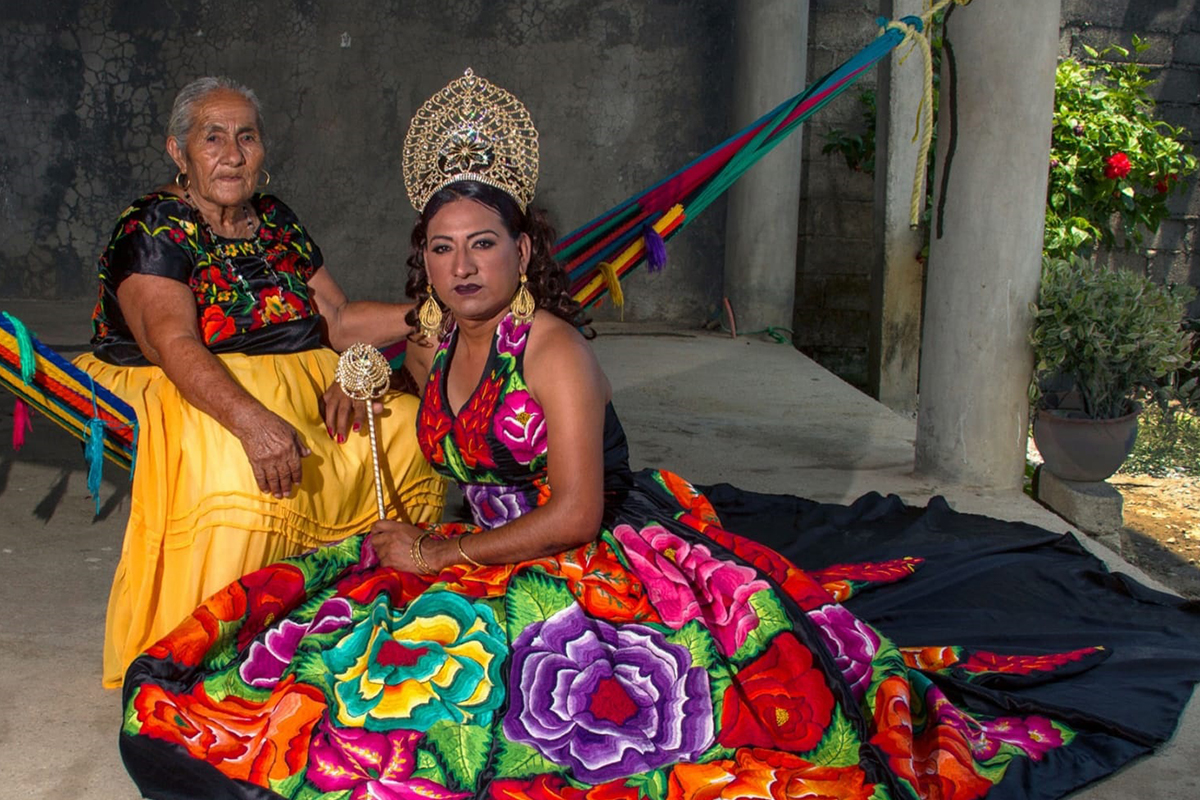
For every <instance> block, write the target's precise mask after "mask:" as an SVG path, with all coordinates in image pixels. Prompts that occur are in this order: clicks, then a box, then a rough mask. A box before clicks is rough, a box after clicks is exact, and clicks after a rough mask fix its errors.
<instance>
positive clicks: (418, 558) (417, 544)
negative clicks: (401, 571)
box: [409, 531, 433, 575]
mask: <svg viewBox="0 0 1200 800" xmlns="http://www.w3.org/2000/svg"><path fill="white" fill-rule="evenodd" d="M428 535H429V531H425V533H422V534H421V535H420V536H418V537H417V538H415V539H413V543H412V550H410V551H409V555H410V556H412V561H413V563H414V564H416V565H417V570H418V571H419V572H420V573H421V574H422V575H432V574H433V570H432V569H430V568H429V563H428V562H427V561H426V560H425V558H424V556H422V555H421V542H422V541H423V540H424V539H425V537H426V536H428Z"/></svg>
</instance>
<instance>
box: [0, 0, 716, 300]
mask: <svg viewBox="0 0 1200 800" xmlns="http://www.w3.org/2000/svg"><path fill="white" fill-rule="evenodd" d="M732 16H733V9H732V7H731V4H729V3H726V2H723V1H722V0H689V2H687V3H680V2H675V1H674V0H649V1H647V2H637V3H629V2H624V0H550V1H549V2H548V1H547V0H536V1H535V0H521V2H503V3H501V2H492V0H442V2H437V3H433V2H425V1H424V0H387V1H386V2H385V1H382V0H346V2H337V3H333V2H313V0H295V1H294V2H272V3H245V2H241V1H240V0H210V2H206V3H193V2H188V1H187V0H55V1H54V2H51V3H33V2H24V3H20V2H5V3H2V4H0V111H2V112H3V115H2V119H3V122H0V230H2V231H3V233H2V235H0V297H20V298H44V299H55V298H81V297H87V296H91V295H93V294H94V293H95V291H96V280H95V260H96V256H97V254H98V253H99V252H100V250H101V249H102V247H103V245H104V243H105V242H106V241H107V238H108V236H109V234H110V232H111V229H112V225H113V221H114V220H115V218H116V216H117V214H118V213H119V212H120V211H121V209H122V208H123V207H124V206H125V205H127V204H128V202H129V201H130V200H131V199H133V198H134V197H136V196H138V195H139V194H141V193H144V192H146V191H149V190H150V189H152V188H154V187H156V186H158V185H160V184H162V183H164V182H166V181H168V180H170V179H171V178H172V177H173V175H174V173H175V169H174V166H173V164H172V163H171V162H170V160H169V158H168V157H167V156H166V154H165V152H164V149H163V143H164V139H165V134H164V128H165V125H166V121H167V116H168V113H169V111H170V104H171V101H172V99H173V97H174V95H175V92H176V91H177V90H178V89H179V87H181V86H182V85H183V84H184V83H186V82H188V81H189V80H191V79H193V78H195V77H197V76H200V75H204V74H228V75H230V76H232V77H234V78H236V79H238V80H241V81H242V82H244V83H246V84H248V85H250V86H251V87H253V88H254V89H255V90H256V91H257V93H258V95H259V97H260V99H261V100H262V102H263V106H264V112H265V121H266V127H267V134H268V137H269V149H268V169H269V170H270V172H271V174H272V176H273V177H272V182H271V187H270V188H271V191H273V192H275V193H276V194H278V195H279V196H280V197H281V198H283V199H284V201H285V202H287V203H288V204H289V205H291V206H292V207H293V208H295V209H296V210H297V211H298V212H299V214H300V216H301V219H302V220H303V221H304V223H305V224H306V225H307V226H308V228H309V230H310V231H311V233H312V235H313V237H314V239H315V240H316V241H317V242H318V243H319V244H320V245H321V247H322V249H323V250H324V252H325V255H326V258H327V260H328V262H329V264H330V266H331V269H332V270H333V272H334V274H335V276H336V277H337V278H338V280H339V281H340V282H341V283H342V285H343V287H344V288H345V289H346V290H347V292H348V294H350V295H351V296H352V297H353V296H359V297H362V296H375V297H387V296H393V297H398V296H399V295H401V294H402V292H403V271H404V266H403V264H404V259H405V258H406V256H407V251H408V231H409V228H410V226H411V224H412V220H413V218H414V216H415V215H414V212H413V211H412V209H411V207H410V206H409V203H408V200H407V196H406V194H405V191H404V187H403V183H402V181H401V175H400V162H401V154H400V150H401V144H402V141H403V138H404V134H405V131H406V129H407V125H408V121H409V119H410V117H411V115H412V113H413V111H414V110H415V109H416V107H417V106H418V105H419V104H420V103H421V102H423V101H424V100H425V98H427V97H428V96H429V95H431V94H432V93H433V92H434V91H436V90H437V89H439V88H441V87H442V86H443V85H445V84H446V83H447V82H449V81H450V80H452V79H453V78H455V77H457V76H458V75H461V74H462V71H463V69H464V68H466V67H468V66H470V67H473V68H474V69H475V71H476V72H477V73H478V74H480V75H483V76H485V77H487V78H489V79H491V80H492V81H494V82H495V83H497V84H499V85H501V86H504V87H505V88H508V89H510V90H512V91H513V92H514V93H516V94H518V95H519V96H520V97H521V98H522V99H523V100H524V101H525V102H526V104H527V105H528V106H529V108H530V111H531V113H532V114H533V117H534V120H535V122H536V124H537V125H538V127H539V129H540V131H541V134H542V140H541V144H542V163H541V174H542V181H541V185H540V189H541V191H540V192H539V202H540V203H541V204H542V205H545V206H546V207H547V208H548V209H549V210H550V212H551V214H552V217H553V218H554V219H555V221H556V222H557V223H558V225H559V226H560V230H561V231H563V232H565V231H567V230H570V229H573V228H574V227H576V226H577V225H580V224H582V223H584V222H586V221H587V220H589V219H591V218H592V217H593V216H595V215H596V214H598V213H600V212H602V211H604V210H605V209H607V208H609V207H610V206H612V205H613V204H615V203H617V202H619V201H621V200H623V199H624V198H626V197H627V196H629V195H630V194H633V193H634V192H635V191H637V190H640V189H642V188H644V187H645V186H647V185H649V184H650V183H653V182H655V181H656V180H657V179H659V178H660V177H663V176H664V175H665V174H666V173H668V172H669V171H671V170H673V169H675V168H677V167H679V166H682V165H683V164H685V163H686V162H687V161H689V160H690V159H691V158H694V157H695V156H697V155H699V154H700V153H702V152H705V151H706V150H707V149H708V148H709V147H710V146H712V145H714V144H716V143H717V142H719V141H721V140H722V139H724V138H725V136H726V135H727V134H728V116H729V111H728V97H729V91H730V83H731V75H732V71H733V70H732V58H733V54H732V45H731V42H732V36H731V25H732ZM723 229H724V213H723V207H715V208H714V209H712V210H711V211H710V213H709V214H707V215H706V216H705V217H704V218H702V219H701V220H700V221H699V222H697V223H696V224H695V225H692V226H691V227H690V228H689V229H688V231H687V235H686V236H682V237H680V238H678V239H677V240H675V241H674V242H672V245H671V264H670V265H669V266H668V269H667V270H666V271H665V272H664V273H660V274H657V275H647V274H645V273H644V272H639V273H638V274H637V275H635V276H634V277H632V278H631V279H630V280H629V281H628V282H627V284H626V286H625V293H626V295H627V297H628V307H627V309H626V316H627V318H630V319H661V318H674V319H685V320H694V321H697V322H699V321H702V320H704V319H707V318H708V317H709V316H711V315H712V314H713V313H715V311H716V309H717V306H718V303H719V299H720V283H721V272H722V269H723V262H722V256H721V242H722V239H723ZM613 314H614V311H613V310H612V308H611V307H606V308H602V309H599V311H598V312H597V316H598V317H599V318H606V317H611V316H612V315H613Z"/></svg>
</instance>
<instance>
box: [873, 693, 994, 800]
mask: <svg viewBox="0 0 1200 800" xmlns="http://www.w3.org/2000/svg"><path fill="white" fill-rule="evenodd" d="M910 692H911V687H910V686H909V684H908V682H907V681H906V680H904V679H903V678H901V677H899V676H893V677H891V678H887V679H885V680H884V681H883V682H882V683H881V684H880V685H879V690H878V693H877V694H876V696H875V700H876V707H875V728H876V731H875V735H874V736H872V737H871V744H873V745H875V746H877V747H878V748H879V749H880V750H881V751H883V753H884V755H886V756H887V758H888V766H889V767H891V769H892V771H893V772H894V773H896V775H898V776H899V777H900V778H903V779H904V780H905V781H907V782H908V783H909V784H910V785H911V786H912V787H913V789H914V790H915V791H916V794H917V796H918V797H936V798H939V800H976V799H977V798H980V797H983V796H984V795H986V794H987V793H988V791H989V790H990V789H991V788H992V783H991V781H989V780H988V779H987V778H984V777H982V776H981V775H979V773H978V772H977V770H976V767H975V762H974V759H973V758H972V757H971V747H970V745H969V744H968V743H967V741H966V739H965V738H963V735H962V733H961V732H960V731H959V730H958V729H957V728H955V727H954V726H953V725H950V724H949V723H945V722H942V723H934V724H932V725H930V726H929V727H928V728H926V729H925V730H924V731H922V732H921V733H920V734H918V735H916V736H914V735H913V726H912V712H911V710H910V699H911V698H910Z"/></svg>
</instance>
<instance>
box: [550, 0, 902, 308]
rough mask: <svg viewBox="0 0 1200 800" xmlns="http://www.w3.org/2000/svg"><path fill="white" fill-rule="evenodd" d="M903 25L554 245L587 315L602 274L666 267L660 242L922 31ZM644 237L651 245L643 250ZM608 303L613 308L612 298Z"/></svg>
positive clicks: (601, 287)
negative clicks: (645, 263)
mask: <svg viewBox="0 0 1200 800" xmlns="http://www.w3.org/2000/svg"><path fill="white" fill-rule="evenodd" d="M883 22H884V21H883V20H880V23H881V24H882V23H883ZM903 22H904V23H905V26H899V27H898V26H887V27H885V28H884V29H883V30H882V32H881V33H880V35H879V36H878V37H877V38H876V39H875V40H874V41H873V42H871V44H869V45H867V46H866V47H865V48H863V49H862V50H861V51H859V52H858V53H857V54H856V55H854V56H853V57H852V58H851V59H850V60H848V61H846V62H845V63H844V64H842V65H841V66H840V67H838V68H837V69H835V70H833V71H832V72H830V73H829V74H827V75H826V76H825V77H823V78H821V79H820V80H818V81H816V82H815V83H813V84H812V85H811V86H809V87H808V88H807V89H805V90H804V91H803V92H801V93H800V94H798V95H796V96H795V97H793V98H791V99H790V100H787V101H785V102H783V103H780V104H779V105H778V106H776V107H775V108H774V109H772V110H771V111H770V112H768V113H766V114H764V115H763V116H762V117H759V118H758V119H757V120H755V121H754V122H753V123H751V124H750V125H749V126H747V127H746V128H745V129H743V130H742V131H740V132H738V133H736V134H734V135H733V136H731V137H730V138H728V139H726V140H725V141H724V142H722V143H721V144H719V145H717V146H716V147H714V148H713V149H712V150H709V151H708V152H707V153H705V154H704V155H702V156H700V157H699V158H697V159H696V160H695V161H693V162H691V163H690V164H688V165H687V166H685V167H683V168H682V169H680V170H679V171H677V172H675V173H674V174H672V175H670V176H668V177H667V178H664V179H663V180H661V181H659V182H658V183H656V184H654V185H653V186H651V187H650V188H648V189H646V190H644V191H642V192H640V193H639V194H636V195H634V196H632V197H630V198H628V199H626V200H625V201H623V202H621V203H619V204H617V205H616V206H614V207H613V208H611V209H609V210H608V211H606V212H604V213H603V214H601V215H600V216H598V217H596V218H595V219H593V220H592V221H591V222H588V223H587V224H585V225H582V226H581V227H579V228H577V229H576V230H574V231H572V232H571V233H569V234H567V235H566V236H564V237H562V238H561V239H559V240H558V242H557V243H556V245H555V254H556V255H557V256H558V260H559V261H560V262H562V263H563V265H564V267H565V268H566V270H567V274H568V276H569V277H570V279H571V293H572V295H573V296H574V297H575V299H576V300H578V301H579V302H580V304H582V305H583V306H584V307H585V308H587V307H589V306H592V305H595V304H596V303H597V302H599V301H600V299H601V298H602V297H603V296H604V293H605V292H607V291H612V290H613V288H614V286H613V285H612V282H611V281H610V280H606V279H605V277H604V275H605V273H606V272H611V273H615V275H616V278H617V280H620V279H621V278H623V277H624V276H625V275H627V274H628V273H629V272H631V271H632V270H633V269H634V268H636V267H637V266H638V265H639V264H641V263H642V261H643V260H645V258H646V255H647V253H649V254H650V261H649V263H650V269H651V271H657V270H658V269H661V267H662V265H663V263H664V262H665V260H666V251H665V250H664V249H662V241H661V240H666V239H668V238H670V237H671V236H673V235H674V234H676V233H678V232H679V231H681V230H683V229H684V228H685V227H687V225H688V224H690V223H691V222H692V221H693V220H695V219H696V217H698V216H699V215H700V212H702V211H703V210H704V209H706V208H708V206H709V205H711V204H712V202H713V201H714V200H716V199H717V198H718V197H720V196H721V195H722V194H724V192H725V191H726V190H727V189H728V188H729V187H730V186H732V185H733V183H734V182H735V181H736V180H737V179H738V178H740V177H741V176H742V174H743V173H745V172H746V170H748V169H750V167H752V166H754V164H755V163H757V162H758V160H759V159H760V158H762V157H763V156H765V155H766V154H767V153H768V152H770V151H771V149H772V148H774V147H775V146H776V145H777V144H779V143H780V142H782V141H783V140H784V139H785V138H786V137H787V135H788V134H790V133H791V132H792V131H794V130H795V129H796V128H797V127H798V126H799V125H800V124H801V123H802V122H804V120H806V119H808V118H809V117H811V116H812V115H813V114H815V113H816V112H817V111H819V110H820V109H821V108H824V107H825V106H826V105H827V104H828V103H829V102H830V101H831V100H833V99H834V98H835V97H837V96H838V95H839V94H841V93H842V92H843V91H845V90H846V89H847V88H848V87H849V86H850V85H851V84H853V83H854V82H855V81H856V80H857V79H858V78H860V77H861V76H862V75H863V74H864V73H866V72H867V71H868V70H870V69H871V68H872V67H874V66H875V65H876V64H877V63H879V61H881V60H882V59H883V58H884V57H885V56H887V55H888V54H889V53H890V52H891V51H892V50H893V49H895V48H896V47H897V46H898V45H899V44H901V43H902V42H904V41H905V39H906V38H909V37H910V36H911V35H912V33H911V32H912V31H916V32H919V31H920V30H921V29H922V28H923V27H924V23H923V21H922V20H921V19H920V18H919V17H905V18H904V19H903ZM651 231H653V232H656V234H657V236H661V240H660V241H653V239H654V238H657V236H656V234H655V233H652V232H651ZM647 238H650V239H651V241H650V242H649V244H648V245H647ZM613 299H614V303H615V301H616V299H617V295H616V294H614V297H613ZM616 304H617V305H621V304H620V303H616Z"/></svg>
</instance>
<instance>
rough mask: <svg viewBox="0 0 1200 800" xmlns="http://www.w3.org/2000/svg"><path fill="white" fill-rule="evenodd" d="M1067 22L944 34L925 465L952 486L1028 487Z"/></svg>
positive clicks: (1024, 10)
mask: <svg viewBox="0 0 1200 800" xmlns="http://www.w3.org/2000/svg"><path fill="white" fill-rule="evenodd" d="M1060 10H1061V0H1005V2H1002V3H998V2H975V3H971V4H970V5H969V6H963V7H955V9H954V11H953V12H952V13H951V15H950V18H949V22H948V25H947V32H946V39H947V41H948V42H949V44H950V48H949V49H948V50H947V51H946V57H945V58H943V61H942V83H941V98H940V109H939V119H938V161H937V165H938V168H937V176H936V177H935V185H936V187H937V189H936V190H935V194H934V218H933V222H932V231H931V245H930V247H931V250H930V258H929V265H928V275H927V278H926V288H925V324H924V334H923V342H922V351H921V396H920V409H919V414H918V417H917V444H916V460H915V465H916V470H917V472H919V473H922V474H925V475H928V476H930V477H935V478H937V479H940V480H943V481H953V482H956V483H960V484H964V485H972V486H980V487H984V488H990V489H1012V488H1019V487H1020V485H1021V475H1022V471H1023V469H1024V459H1025V443H1026V432H1027V423H1028V410H1029V409H1028V400H1027V398H1026V390H1027V388H1028V384H1029V378H1030V372H1031V368H1032V355H1031V352H1030V348H1029V345H1028V344H1027V342H1026V336H1027V334H1028V331H1029V326H1030V316H1029V311H1028V305H1029V303H1030V302H1031V301H1032V300H1034V298H1035V297H1036V296H1037V290H1038V283H1039V280H1040V276H1041V251H1042V232H1043V228H1044V225H1045V206H1044V204H1045V197H1046V173H1047V164H1048V163H1049V159H1050V130H1051V124H1052V123H1051V118H1052V111H1053V101H1054V71H1055V67H1056V64H1057V56H1058V26H1059V14H1060ZM943 173H945V175H946V176H947V177H946V178H945V179H944V185H943ZM943 194H944V197H943V196H942V195H943Z"/></svg>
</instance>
